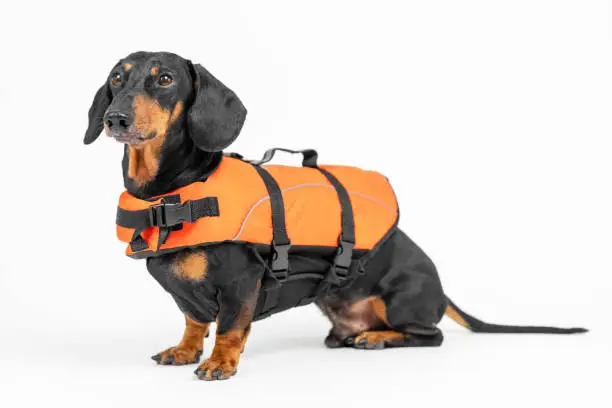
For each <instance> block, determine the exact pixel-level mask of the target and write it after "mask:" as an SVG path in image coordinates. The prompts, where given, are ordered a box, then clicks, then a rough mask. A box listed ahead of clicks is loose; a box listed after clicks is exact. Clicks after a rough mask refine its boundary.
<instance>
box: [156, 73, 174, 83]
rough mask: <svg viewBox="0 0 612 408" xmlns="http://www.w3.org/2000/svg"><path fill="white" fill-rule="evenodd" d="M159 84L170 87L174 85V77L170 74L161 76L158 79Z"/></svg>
mask: <svg viewBox="0 0 612 408" xmlns="http://www.w3.org/2000/svg"><path fill="white" fill-rule="evenodd" d="M157 83H158V84H160V85H161V86H168V85H170V84H171V83H172V77H171V76H170V75H168V74H161V75H160V76H159V78H157Z"/></svg>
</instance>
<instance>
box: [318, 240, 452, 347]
mask: <svg viewBox="0 0 612 408" xmlns="http://www.w3.org/2000/svg"><path fill="white" fill-rule="evenodd" d="M363 293H366V294H367V293H370V294H371V295H369V296H367V295H366V296H365V297H364V296H363ZM317 304H318V305H319V307H320V308H321V309H322V310H323V312H324V313H325V314H326V315H327V316H328V318H329V319H330V320H331V322H332V325H333V328H332V330H331V331H330V334H329V335H328V337H327V338H326V340H325V344H326V345H327V346H328V347H332V348H334V347H354V348H359V349H368V350H372V349H374V350H377V349H382V348H385V347H428V346H439V345H440V344H441V343H442V339H443V336H442V333H441V332H440V330H439V329H438V328H437V327H436V324H437V323H438V322H439V321H440V319H442V316H443V314H444V310H445V308H446V298H445V296H444V292H443V290H442V286H441V284H440V280H439V278H438V274H437V271H436V268H435V266H434V265H433V263H432V262H431V260H430V259H429V258H428V257H427V256H426V255H425V254H424V253H423V251H421V249H420V248H419V247H417V246H416V245H415V244H414V243H413V242H412V241H411V240H410V239H409V238H408V237H407V236H406V235H405V234H404V233H403V232H401V231H398V232H397V233H396V234H394V236H393V237H392V238H390V240H389V241H388V242H386V243H385V244H384V245H383V246H382V247H381V248H380V251H379V252H378V253H377V254H376V255H375V256H374V257H373V258H372V259H371V260H370V262H368V264H367V266H366V274H365V275H364V276H363V277H361V278H359V279H358V280H357V281H356V282H355V283H354V284H353V285H352V286H351V287H349V288H348V289H347V290H346V291H343V292H341V293H340V294H339V295H338V296H331V297H324V298H322V299H320V300H318V301H317Z"/></svg>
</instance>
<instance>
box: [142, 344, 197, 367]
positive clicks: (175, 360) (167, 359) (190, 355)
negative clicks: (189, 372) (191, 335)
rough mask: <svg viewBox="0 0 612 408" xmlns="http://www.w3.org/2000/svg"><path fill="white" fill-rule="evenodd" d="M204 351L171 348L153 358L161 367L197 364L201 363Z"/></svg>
mask: <svg viewBox="0 0 612 408" xmlns="http://www.w3.org/2000/svg"><path fill="white" fill-rule="evenodd" d="M201 355H202V350H199V349H196V348H186V347H170V348H169V349H167V350H164V351H162V352H161V353H158V354H156V355H154V356H152V357H151V359H153V360H154V361H155V362H157V364H161V365H185V364H196V363H198V362H199V361H200V356H201Z"/></svg>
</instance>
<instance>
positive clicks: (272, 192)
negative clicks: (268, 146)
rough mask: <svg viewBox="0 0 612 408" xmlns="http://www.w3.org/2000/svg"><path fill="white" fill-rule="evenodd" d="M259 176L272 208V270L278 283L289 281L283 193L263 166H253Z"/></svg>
mask: <svg viewBox="0 0 612 408" xmlns="http://www.w3.org/2000/svg"><path fill="white" fill-rule="evenodd" d="M253 167H254V168H255V170H257V173H259V176H260V177H261V178H262V180H263V182H264V184H265V185H266V189H267V190H268V196H270V207H271V209H272V254H271V257H272V258H271V265H270V266H271V269H272V272H273V274H274V277H275V278H276V280H278V281H284V280H287V277H288V275H289V249H290V248H291V240H290V239H289V235H287V227H286V226H285V202H284V201H283V193H282V192H281V189H280V187H279V186H278V183H276V180H274V177H272V175H271V174H270V173H268V171H267V170H266V169H264V168H263V167H261V166H258V165H253Z"/></svg>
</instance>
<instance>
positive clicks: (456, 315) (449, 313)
mask: <svg viewBox="0 0 612 408" xmlns="http://www.w3.org/2000/svg"><path fill="white" fill-rule="evenodd" d="M445 314H446V315H447V316H448V317H450V318H451V319H453V320H454V321H456V322H457V323H459V324H460V325H461V326H463V327H465V328H466V329H469V328H470V325H469V324H468V322H466V321H465V319H464V318H463V317H461V316H460V315H459V313H457V311H456V310H455V309H454V308H453V307H452V306H446V312H445Z"/></svg>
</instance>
